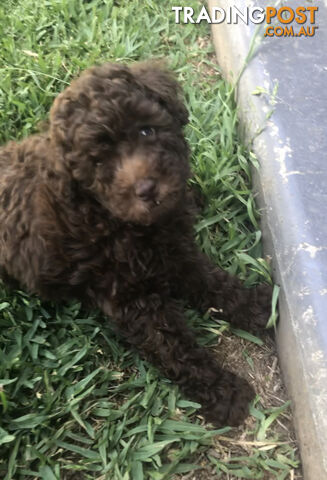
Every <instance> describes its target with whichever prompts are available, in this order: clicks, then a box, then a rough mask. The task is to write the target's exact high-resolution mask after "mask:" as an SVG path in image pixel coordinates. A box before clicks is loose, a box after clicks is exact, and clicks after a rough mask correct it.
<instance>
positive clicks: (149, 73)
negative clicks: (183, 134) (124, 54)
mask: <svg viewBox="0 0 327 480" xmlns="http://www.w3.org/2000/svg"><path fill="white" fill-rule="evenodd" d="M131 71H132V73H133V75H134V77H135V78H136V79H137V81H138V82H139V83H140V84H142V85H143V86H144V87H146V89H147V90H149V91H150V93H151V95H152V96H153V97H154V98H155V99H156V100H157V101H159V102H160V103H162V104H163V105H164V106H165V107H166V108H167V110H168V111H170V112H171V113H172V115H173V116H174V117H175V118H176V119H177V120H178V121H179V123H180V124H181V125H182V126H183V125H186V124H187V122H188V112H187V109H186V107H185V105H184V102H183V99H182V89H181V87H180V85H179V84H178V82H177V80H176V77H175V75H174V74H173V73H172V72H171V71H170V70H169V69H168V68H167V64H166V62H165V61H162V60H154V61H146V62H139V63H135V64H134V65H132V66H131Z"/></svg>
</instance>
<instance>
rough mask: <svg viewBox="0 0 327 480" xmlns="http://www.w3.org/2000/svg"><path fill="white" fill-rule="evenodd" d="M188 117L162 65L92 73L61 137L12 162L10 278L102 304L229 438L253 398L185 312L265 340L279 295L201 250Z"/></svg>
mask: <svg viewBox="0 0 327 480" xmlns="http://www.w3.org/2000/svg"><path fill="white" fill-rule="evenodd" d="M187 120H188V114H187V110H186V108H185V106H184V104H183V101H182V98H181V92H180V88H179V86H178V84H177V82H176V80H175V78H174V77H173V75H172V74H171V73H170V72H169V71H168V70H166V69H165V68H163V67H162V65H160V64H157V63H151V62H148V63H136V64H134V65H132V66H126V65H118V64H110V63H107V64H104V65H101V66H96V67H93V68H90V69H89V70H86V71H85V72H84V73H83V74H82V75H81V76H80V78H78V79H76V80H75V81H73V82H72V84H71V85H70V86H69V87H68V88H66V90H64V91H63V92H62V93H61V94H60V95H59V96H58V97H57V98H56V100H55V101H54V104H53V106H52V108H51V112H50V120H49V126H48V130H47V131H46V132H44V133H42V134H38V135H34V136H31V137H29V138H26V139H25V140H23V141H22V142H20V143H16V142H10V143H8V144H7V145H5V146H3V147H2V148H1V149H0V172H1V183H0V265H1V269H2V271H3V273H5V274H6V275H9V277H13V278H14V279H16V280H18V282H19V283H20V284H21V285H22V286H23V287H25V288H26V289H27V290H28V291H30V292H34V293H36V294H38V295H40V296H41V297H42V298H45V299H62V298H67V297H75V298H79V299H81V300H82V301H85V300H88V301H90V302H92V304H93V305H96V306H97V307H99V308H100V309H102V311H103V312H104V313H105V314H107V315H108V316H110V317H111V318H112V320H113V322H114V323H115V325H116V326H117V330H118V331H119V332H120V334H121V335H122V337H123V338H124V339H125V340H126V341H127V342H129V344H131V345H133V346H134V347H136V348H137V349H138V350H139V352H140V354H141V355H142V356H143V357H145V358H146V359H148V360H149V361H151V362H153V363H154V364H155V365H157V367H158V368H159V369H160V370H161V371H162V373H163V374H164V375H165V376H167V377H168V378H170V379H172V381H174V382H176V383H177V384H178V385H179V386H180V388H181V389H182V390H183V392H184V393H185V395H186V396H188V397H189V398H190V399H193V400H195V401H197V402H199V403H201V405H202V411H203V414H204V416H205V418H206V419H207V420H209V421H212V422H213V423H215V424H216V425H225V424H229V425H238V424H240V423H241V422H242V421H243V420H244V418H245V417H246V416H247V412H248V402H249V401H250V400H251V399H252V398H253V396H254V391H253V389H252V387H251V386H250V385H249V384H248V383H247V382H246V381H245V380H244V379H242V378H239V377H238V376H236V375H234V374H232V373H230V372H228V371H226V370H223V369H222V368H221V367H220V366H219V365H218V364H217V361H216V360H215V356H214V355H213V354H212V353H211V352H210V351H209V350H207V349H204V348H202V347H200V346H199V345H198V344H197V342H196V338H195V336H194V334H193V333H192V331H191V330H190V329H189V328H188V327H187V325H186V322H185V319H184V315H183V309H182V306H181V303H182V302H181V299H183V300H184V301H187V302H188V303H189V305H190V306H192V307H194V308H197V309H200V310H202V311H206V310H207V309H208V308H209V307H215V308H216V309H219V310H220V311H221V315H222V316H223V318H226V319H228V320H229V321H230V322H231V323H232V324H233V325H236V326H239V327H242V328H245V329H249V328H251V326H252V327H253V326H257V327H258V326H259V327H264V326H265V324H266V322H267V320H268V317H269V311H270V295H271V291H270V287H257V288H254V289H245V288H244V287H243V286H242V284H241V282H240V281H239V280H238V279H237V278H234V277H232V276H230V275H229V274H228V273H226V272H224V271H221V270H219V269H218V268H217V267H216V266H215V265H212V264H211V263H210V261H209V260H208V258H206V257H205V256H204V255H203V254H202V253H201V252H200V251H199V250H198V248H197V246H196V245H195V242H194V233H193V224H194V220H193V213H192V200H191V198H190V194H189V193H188V191H187V180H188V178H189V177H190V166H189V148H188V145H187V143H186V140H185V138H184V135H183V126H184V125H185V124H186V123H187Z"/></svg>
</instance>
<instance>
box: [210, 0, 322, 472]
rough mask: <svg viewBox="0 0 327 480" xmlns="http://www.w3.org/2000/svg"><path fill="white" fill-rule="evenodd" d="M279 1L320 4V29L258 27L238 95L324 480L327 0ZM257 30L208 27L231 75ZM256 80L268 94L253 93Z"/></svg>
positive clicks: (312, 453)
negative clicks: (283, 33) (262, 31)
mask: <svg viewBox="0 0 327 480" xmlns="http://www.w3.org/2000/svg"><path fill="white" fill-rule="evenodd" d="M274 4H275V2H271V3H269V2H268V3H267V2H266V1H263V0H256V1H251V0H209V1H208V7H209V11H210V9H211V8H212V7H213V6H217V7H221V8H223V9H225V10H226V9H228V8H229V7H230V6H233V5H237V6H238V8H239V9H240V10H241V11H243V9H244V7H245V6H254V5H258V6H261V7H264V8H266V6H267V5H271V6H273V5H274ZM283 5H287V6H290V7H292V8H296V7H298V6H302V5H303V6H315V5H317V6H319V11H318V12H317V14H316V25H317V26H319V29H318V31H317V32H316V34H315V36H313V37H308V38H305V37H298V38H296V37H292V38H291V37H289V38H287V37H278V38H277V37H265V38H263V36H262V35H261V37H262V40H263V41H262V42H261V43H260V45H259V47H258V50H257V53H256V55H255V57H254V58H253V59H252V60H251V61H250V62H249V64H248V66H247V68H246V69H245V71H244V73H243V75H242V77H241V80H240V82H239V85H238V88H237V100H238V105H239V108H240V116H241V120H242V125H243V127H244V130H245V135H246V138H247V139H248V140H249V139H253V138H254V141H253V150H254V152H255V153H256V155H257V157H258V159H259V162H260V171H259V172H258V173H255V178H254V181H255V186H256V189H257V191H258V192H259V195H258V201H259V205H260V206H261V207H262V212H263V214H262V229H263V236H264V245H265V248H266V253H269V254H271V255H272V257H273V271H274V278H275V281H276V283H278V284H279V285H280V286H281V295H280V302H279V309H280V324H279V327H278V331H277V343H278V350H279V356H280V362H281V366H282V371H283V375H284V379H285V382H286V386H287V388H288V392H289V395H290V397H291V399H292V405H293V411H294V417H295V427H296V431H297V435H298V439H299V442H300V449H301V456H302V462H303V470H304V476H305V479H306V480H326V479H327V30H326V25H327V6H326V0H325V3H323V2H321V1H319V2H314V3H307V2H305V1H303V2H302V3H301V2H300V1H295V0H288V1H286V2H283ZM293 25H294V29H295V30H296V31H298V30H299V26H298V25H297V24H296V23H294V24H293ZM255 28H256V25H253V24H251V23H249V24H248V25H246V24H244V23H243V22H242V21H239V23H238V24H237V25H233V24H228V23H226V22H224V23H221V24H215V25H212V32H213V40H214V45H215V49H216V53H217V57H218V62H219V65H220V67H221V68H222V71H223V73H224V74H225V76H226V77H227V78H228V79H229V80H231V81H233V80H235V79H236V78H237V75H238V73H239V72H240V71H241V69H242V67H243V65H244V60H245V58H246V56H247V54H248V52H249V48H250V44H251V40H252V39H253V35H254V33H255ZM277 86H278V89H277V94H276V96H275V98H274V94H273V92H274V89H275V93H276V87H277ZM257 87H262V88H263V89H264V90H265V91H266V92H268V93H262V94H261V95H260V96H254V95H253V94H252V92H253V91H254V90H256V89H257ZM272 100H274V102H272ZM272 103H273V105H272ZM272 110H273V114H272V116H271V117H270V118H269V119H268V120H267V119H266V117H267V115H268V117H269V113H270V112H271V111H272ZM263 127H264V130H263V131H262V133H260V134H259V135H258V132H260V131H261V129H262V128H263Z"/></svg>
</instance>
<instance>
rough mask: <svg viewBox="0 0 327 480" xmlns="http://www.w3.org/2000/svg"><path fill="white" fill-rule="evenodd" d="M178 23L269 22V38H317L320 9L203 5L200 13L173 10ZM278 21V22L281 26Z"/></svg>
mask: <svg viewBox="0 0 327 480" xmlns="http://www.w3.org/2000/svg"><path fill="white" fill-rule="evenodd" d="M172 11H173V12H174V13H175V23H201V22H203V21H204V22H207V23H213V24H217V23H223V22H226V23H233V24H238V23H240V22H243V23H245V24H246V25H248V24H249V22H251V23H255V24H260V23H263V22H265V23H266V27H265V36H266V37H313V36H314V34H315V33H316V30H317V29H318V26H316V25H315V23H316V13H317V12H318V7H316V6H309V7H308V6H306V7H305V6H299V7H296V8H291V7H287V6H283V7H279V8H277V7H269V6H268V7H244V8H239V7H237V6H236V5H233V6H230V7H228V8H221V7H212V8H211V9H210V8H208V7H205V6H203V7H202V8H201V9H200V10H199V11H198V12H195V11H194V9H193V8H192V7H180V6H175V7H172ZM277 22H278V23H277Z"/></svg>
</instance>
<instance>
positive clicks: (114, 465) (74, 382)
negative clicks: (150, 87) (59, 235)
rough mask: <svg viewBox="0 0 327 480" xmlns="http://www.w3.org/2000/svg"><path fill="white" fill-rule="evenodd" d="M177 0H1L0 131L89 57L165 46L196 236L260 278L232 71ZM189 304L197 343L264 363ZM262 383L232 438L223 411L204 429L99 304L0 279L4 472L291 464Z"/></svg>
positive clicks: (233, 473)
mask: <svg viewBox="0 0 327 480" xmlns="http://www.w3.org/2000/svg"><path fill="white" fill-rule="evenodd" d="M189 4H190V5H191V6H192V5H193V4H194V6H195V5H196V2H195V1H191V2H189ZM172 5H173V2H172V1H168V0H167V1H162V2H160V3H159V2H154V1H152V0H144V1H142V2H141V1H140V0H136V1H133V2H125V1H123V0H117V1H114V0H90V1H85V0H46V1H43V2H39V1H37V0H24V1H23V0H15V1H13V0H3V1H2V3H1V6H0V45H1V48H0V59H1V64H0V74H1V85H0V126H1V128H0V132H1V133H0V135H1V138H0V141H1V142H5V141H7V140H9V139H12V138H15V139H17V138H21V137H24V136H26V135H28V134H30V133H31V132H33V131H35V130H36V129H37V126H38V124H39V122H40V121H44V120H45V119H46V117H47V112H48V111H49V108H50V105H51V103H52V102H53V99H54V97H55V96H56V95H57V93H58V92H59V91H61V90H62V89H63V88H64V87H65V86H66V85H67V84H68V83H69V82H70V80H71V78H72V77H73V76H75V75H77V74H78V73H79V72H80V71H81V70H82V69H84V68H86V67H88V66H90V65H91V64H94V63H99V62H103V61H108V60H109V61H132V60H137V59H143V58H149V57H153V56H156V57H161V56H168V57H169V62H170V64H171V66H172V68H173V69H174V70H175V71H176V72H177V75H178V77H179V79H180V81H181V83H182V84H183V87H184V90H185V96H186V100H187V104H188V106H189V110H190V125H189V126H188V127H187V130H186V134H187V137H188V139H189V142H190V145H191V148H192V152H193V154H192V164H193V169H194V177H193V179H192V184H193V187H194V188H195V189H198V190H199V191H201V192H202V195H203V198H204V204H205V206H204V209H203V212H202V213H201V215H200V216H199V221H198V223H197V226H196V232H195V233H196V236H197V240H198V242H199V244H200V245H201V247H202V249H203V250H204V251H205V252H206V253H207V254H208V255H209V256H210V257H211V258H213V260H214V261H215V262H216V263H217V264H219V265H220V266H222V267H223V268H225V269H227V270H228V271H229V272H230V273H234V274H239V275H240V276H241V277H242V278H243V279H244V280H245V281H246V283H247V284H248V285H249V286H250V285H253V284H255V283H257V282H260V281H262V280H267V281H270V273H269V265H267V263H266V262H265V261H264V260H263V259H262V250H261V233H260V230H259V227H258V219H259V215H258V212H257V209H256V207H255V203H254V196H253V193H252V191H251V187H250V185H251V169H250V166H251V164H253V165H256V164H257V160H256V159H255V157H254V156H253V155H252V154H250V153H249V152H248V151H247V150H246V149H245V148H244V147H243V146H242V145H241V144H240V142H239V140H238V138H237V135H236V127H237V112H236V108H235V105H234V103H233V100H232V95H231V87H230V86H228V85H226V84H225V83H224V81H223V80H222V79H221V77H220V75H219V71H218V69H217V66H216V65H215V63H214V61H213V55H212V47H211V45H210V40H209V37H208V35H209V32H208V31H207V26H206V25H197V26H196V27H195V26H194V25H175V24H174V16H173V14H172V13H171V6H172ZM277 294H278V292H277V290H275V293H274V304H273V315H274V318H276V302H277ZM187 315H188V319H189V322H190V324H191V325H193V327H194V328H195V329H196V330H197V332H198V338H199V341H200V343H201V344H203V345H208V348H213V345H216V344H217V342H218V343H220V347H223V343H224V342H225V343H226V345H231V344H232V342H237V345H238V346H239V347H238V348H239V355H238V357H239V358H242V359H243V361H244V363H245V367H244V371H251V372H252V374H253V375H254V374H256V375H259V374H258V364H259V363H260V365H261V362H259V361H258V359H259V358H260V355H264V354H265V353H262V352H265V350H264V348H265V345H263V346H260V347H259V346H257V345H256V344H258V343H259V344H261V341H260V340H259V339H256V337H251V336H249V335H248V334H247V333H245V332H242V331H234V333H236V335H237V336H235V335H234V336H232V337H231V336H230V335H229V334H228V332H229V326H228V324H226V323H224V322H219V321H217V320H215V319H214V318H213V317H211V316H210V315H209V313H208V315H206V316H204V317H200V316H199V315H198V314H197V313H196V312H194V311H188V312H187ZM272 321H274V320H272ZM226 333H227V334H226ZM229 342H230V343H229ZM253 342H255V343H253ZM233 345H234V344H233ZM235 345H236V343H235ZM254 348H256V349H257V350H253V349H254ZM234 350H237V349H235V348H234V347H233V351H234ZM219 351H222V352H223V351H224V350H221V349H219ZM219 351H218V353H217V355H218V354H219ZM242 352H244V354H243V355H242ZM258 352H260V353H258ZM233 358H234V359H235V358H236V357H233ZM267 363H269V362H267V361H266V359H265V361H264V362H263V364H264V366H265V367H264V368H266V364H267ZM266 375H267V373H265V374H264V375H262V377H264V380H262V382H261V383H262V385H265V381H266V380H265V376H266ZM259 376H260V375H259ZM261 383H260V384H261ZM260 398H261V401H260V402H262V403H263V404H262V405H261V403H260V402H259V401H257V403H255V404H254V405H253V407H252V414H253V417H252V421H251V422H252V423H250V424H249V425H246V426H245V430H244V431H243V433H242V438H240V439H239V440H237V432H236V433H233V432H232V431H230V429H229V428H228V427H226V428H225V429H221V430H219V431H215V430H210V429H209V428H207V427H205V426H203V423H202V419H201V418H200V417H198V416H197V409H198V407H199V405H197V404H195V403H192V402H189V401H187V400H186V399H184V398H182V397H181V396H180V394H179V392H178V390H177V389H176V387H174V386H172V385H171V384H170V383H169V382H168V380H166V379H164V378H162V377H161V376H160V375H158V372H157V371H156V370H155V369H154V368H153V367H152V366H150V365H148V364H147V363H146V362H143V361H142V360H140V358H139V357H138V356H137V355H136V354H135V353H134V352H131V351H129V350H126V348H125V346H124V345H122V343H121V342H120V341H119V339H118V338H117V337H116V336H115V334H114V332H113V331H112V329H111V327H110V323H109V322H108V321H107V320H106V319H104V318H103V317H102V316H101V315H100V314H99V313H98V312H87V311H85V310H82V309H81V306H80V304H78V303H76V302H74V301H71V302H69V303H63V304H57V305H55V304H50V303H43V302H40V300H39V299H37V298H35V297H30V296H28V295H27V294H26V293H24V292H22V291H18V290H16V291H13V290H8V289H7V288H6V287H5V286H4V285H2V284H0V478H2V479H4V480H19V479H25V480H31V479H44V480H58V479H62V480H65V479H67V480H68V479H79V480H84V479H85V480H88V479H98V480H100V479H101V480H107V479H108V480H128V479H133V480H141V479H154V480H160V479H167V478H176V479H177V478H191V477H190V476H189V475H192V478H198V479H200V478H201V476H202V478H205V479H207V478H230V479H232V478H251V479H255V478H276V479H282V478H287V475H289V472H292V471H294V469H296V466H297V457H296V452H295V449H294V445H293V443H292V441H291V439H289V437H288V436H285V434H283V432H279V433H278V432H277V431H273V430H272V427H274V426H275V425H276V424H277V423H278V422H281V423H282V420H281V419H284V418H285V415H286V414H287V413H285V412H287V410H285V408H286V406H285V408H284V407H282V408H280V410H274V409H271V408H269V405H268V406H267V405H266V406H265V405H264V403H265V401H267V402H268V400H267V399H265V398H263V396H262V392H261V396H260ZM271 398H272V397H271ZM268 403H269V402H268ZM281 403H283V402H280V401H278V402H277V403H275V405H276V404H277V405H278V406H279V407H280V404H281ZM283 439H284V440H283ZM294 478H295V477H294ZM297 478H299V477H297Z"/></svg>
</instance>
